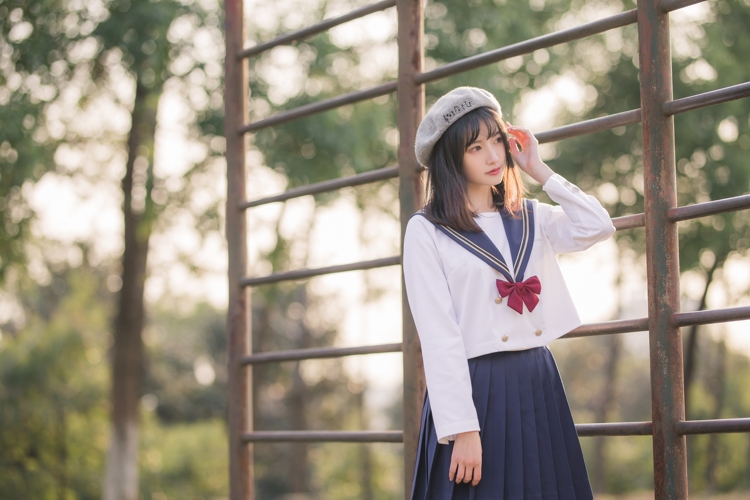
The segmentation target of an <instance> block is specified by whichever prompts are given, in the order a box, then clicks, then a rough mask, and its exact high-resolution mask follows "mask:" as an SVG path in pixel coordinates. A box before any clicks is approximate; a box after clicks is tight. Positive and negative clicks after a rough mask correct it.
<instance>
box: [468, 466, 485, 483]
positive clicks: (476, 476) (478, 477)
mask: <svg viewBox="0 0 750 500" xmlns="http://www.w3.org/2000/svg"><path fill="white" fill-rule="evenodd" d="M481 479H482V468H481V467H474V480H473V481H472V482H471V485H472V486H476V485H478V484H479V481H480V480H481Z"/></svg>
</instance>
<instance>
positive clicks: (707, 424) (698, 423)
mask: <svg viewBox="0 0 750 500" xmlns="http://www.w3.org/2000/svg"><path fill="white" fill-rule="evenodd" d="M677 431H678V432H679V433H680V434H683V435H686V434H717V433H727V432H750V418H725V419H719V420H687V421H683V422H677Z"/></svg>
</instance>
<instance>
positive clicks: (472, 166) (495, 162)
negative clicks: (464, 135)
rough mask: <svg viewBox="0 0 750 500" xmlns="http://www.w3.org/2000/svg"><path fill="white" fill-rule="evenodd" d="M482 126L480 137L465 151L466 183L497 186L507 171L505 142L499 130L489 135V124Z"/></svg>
mask: <svg viewBox="0 0 750 500" xmlns="http://www.w3.org/2000/svg"><path fill="white" fill-rule="evenodd" d="M481 127H482V128H481V131H480V132H479V137H477V139H476V140H475V141H474V142H472V143H471V144H469V146H468V147H467V148H466V151H464V173H465V175H466V183H467V184H478V185H483V186H495V185H497V184H500V182H501V181H502V180H503V173H504V172H505V166H506V165H505V163H506V153H505V144H504V143H503V138H502V136H501V135H500V133H499V132H497V133H496V134H495V135H493V136H492V137H488V133H487V125H485V124H484V123H482V124H481Z"/></svg>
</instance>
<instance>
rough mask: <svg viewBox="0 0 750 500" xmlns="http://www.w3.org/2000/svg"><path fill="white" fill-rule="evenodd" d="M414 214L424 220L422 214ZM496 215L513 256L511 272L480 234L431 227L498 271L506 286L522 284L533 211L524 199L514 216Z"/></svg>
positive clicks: (531, 239)
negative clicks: (503, 229)
mask: <svg viewBox="0 0 750 500" xmlns="http://www.w3.org/2000/svg"><path fill="white" fill-rule="evenodd" d="M414 215H421V216H423V217H424V213H423V212H422V211H419V212H417V213H415V214H414ZM500 216H501V217H502V219H503V227H504V228H505V236H506V237H507V238H508V245H509V247H510V251H511V255H512V256H513V269H511V268H510V266H508V264H507V263H506V262H505V259H504V258H503V256H502V254H501V253H500V251H499V250H498V249H497V247H496V246H495V244H494V243H492V240H490V238H489V236H487V233H485V232H484V231H479V232H474V231H459V230H456V229H453V228H450V227H448V226H444V225H442V224H435V227H437V228H438V229H439V230H440V231H442V232H443V233H445V234H446V235H447V236H448V237H449V238H450V239H452V240H453V241H455V242H456V243H458V244H459V245H461V246H462V247H464V248H465V249H466V250H468V251H469V252H471V253H472V254H474V255H476V256H477V257H478V258H479V259H481V260H482V261H484V262H485V263H487V264H489V265H490V266H491V267H492V268H494V269H496V270H497V271H498V272H500V273H501V274H502V275H503V276H504V277H505V279H506V280H508V282H509V283H518V282H521V281H523V276H524V273H525V272H526V267H527V266H528V263H529V258H530V257H531V250H532V248H533V246H534V212H533V210H532V208H531V201H530V200H528V199H524V200H523V203H522V204H521V210H520V211H519V214H518V215H517V216H515V217H514V216H513V215H512V214H510V213H509V212H508V211H507V210H502V211H501V212H500Z"/></svg>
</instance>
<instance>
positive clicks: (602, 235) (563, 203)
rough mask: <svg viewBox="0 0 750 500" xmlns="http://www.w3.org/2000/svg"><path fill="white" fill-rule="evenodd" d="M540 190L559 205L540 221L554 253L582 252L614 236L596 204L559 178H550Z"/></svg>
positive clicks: (605, 216) (608, 222) (591, 197)
mask: <svg viewBox="0 0 750 500" xmlns="http://www.w3.org/2000/svg"><path fill="white" fill-rule="evenodd" d="M542 189H544V191H546V192H547V194H548V195H549V197H550V198H551V199H552V201H554V202H556V203H559V206H555V207H552V209H551V210H548V211H547V213H546V214H545V216H544V217H543V219H542V220H541V221H540V225H541V227H542V230H543V231H544V233H545V234H546V235H547V238H548V239H549V242H550V243H551V244H552V248H553V249H554V251H555V253H567V252H577V251H581V250H586V249H587V248H589V247H590V246H591V245H593V244H595V243H598V242H600V241H603V240H606V239H607V238H609V237H610V236H611V235H612V233H614V232H615V227H614V226H613V225H612V220H611V219H610V217H609V214H608V213H607V211H606V210H605V209H604V207H602V205H601V203H599V200H597V199H596V198H594V197H593V196H590V195H587V194H586V193H584V192H583V191H581V190H580V189H579V188H578V187H577V186H575V185H573V184H571V183H570V182H568V181H566V180H565V179H564V178H563V177H562V176H560V175H559V174H555V175H553V176H552V177H550V178H549V179H548V180H547V182H545V183H544V187H543V188H542Z"/></svg>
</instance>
